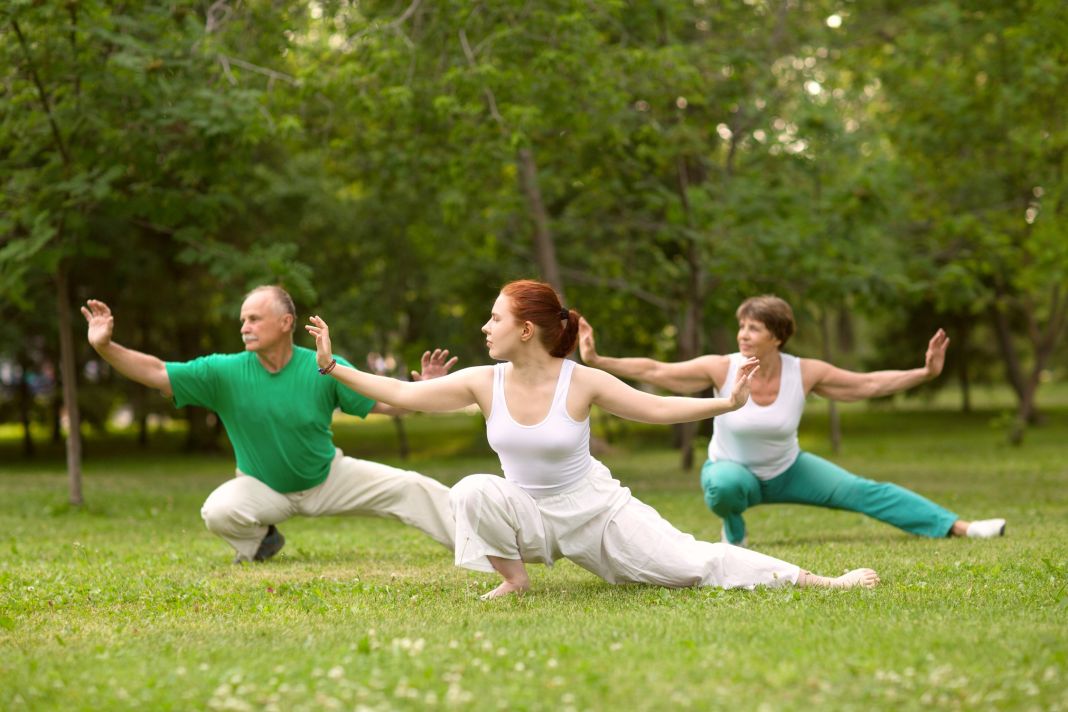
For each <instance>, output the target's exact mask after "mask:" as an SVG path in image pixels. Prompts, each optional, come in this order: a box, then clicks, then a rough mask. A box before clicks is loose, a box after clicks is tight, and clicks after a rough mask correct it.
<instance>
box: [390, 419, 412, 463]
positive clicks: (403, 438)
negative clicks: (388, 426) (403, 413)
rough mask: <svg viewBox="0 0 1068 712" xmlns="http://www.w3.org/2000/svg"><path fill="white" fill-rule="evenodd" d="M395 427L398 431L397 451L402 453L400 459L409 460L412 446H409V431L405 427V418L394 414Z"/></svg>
mask: <svg viewBox="0 0 1068 712" xmlns="http://www.w3.org/2000/svg"><path fill="white" fill-rule="evenodd" d="M391 420H392V421H393V427H394V428H395V429H396V431H397V451H398V454H399V455H400V459H402V460H407V459H408V456H409V455H410V454H411V448H409V446H408V431H407V430H405V428H404V418H402V417H400V416H397V415H395V416H393V418H391Z"/></svg>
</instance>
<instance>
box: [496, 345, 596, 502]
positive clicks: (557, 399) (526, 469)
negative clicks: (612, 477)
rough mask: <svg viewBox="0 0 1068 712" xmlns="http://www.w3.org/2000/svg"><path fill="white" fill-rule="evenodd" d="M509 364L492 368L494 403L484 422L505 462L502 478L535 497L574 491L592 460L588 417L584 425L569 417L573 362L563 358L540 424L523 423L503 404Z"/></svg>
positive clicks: (583, 422) (587, 470)
mask: <svg viewBox="0 0 1068 712" xmlns="http://www.w3.org/2000/svg"><path fill="white" fill-rule="evenodd" d="M507 367H508V364H507V363H498V364H497V365H496V366H494V367H493V403H492V405H491V406H490V417H489V418H488V419H487V420H486V439H487V440H488V441H489V445H490V447H491V448H493V451H494V452H496V453H497V456H498V457H500V458H501V469H502V470H504V478H505V479H506V480H508V481H509V482H513V483H515V484H516V485H518V486H519V487H520V488H522V489H523V490H524V491H526V492H527V493H528V494H530V495H531V496H532V497H547V496H549V495H554V494H559V493H560V492H563V491H565V490H567V489H570V488H571V487H572V486H573V485H575V483H577V482H579V481H581V480H582V479H583V478H585V477H586V475H587V473H588V472H589V470H590V467H591V464H592V461H593V458H592V457H591V456H590V419H589V418H588V417H587V418H586V419H585V420H583V421H582V422H581V423H580V422H578V421H576V420H575V419H574V418H572V417H571V416H570V415H568V414H567V392H568V389H569V388H570V387H571V374H572V372H573V371H574V370H575V362H574V361H569V360H567V359H565V360H564V364H563V366H562V367H561V368H560V378H559V379H558V380H557V382H556V392H555V393H554V394H553V402H552V405H550V406H549V414H548V415H546V416H545V419H544V420H543V421H541V422H540V423H538V424H537V425H520V424H519V423H517V422H515V420H513V419H512V415H511V413H509V412H508V404H507V403H506V402H505V400H504V372H505V369H506V368H507Z"/></svg>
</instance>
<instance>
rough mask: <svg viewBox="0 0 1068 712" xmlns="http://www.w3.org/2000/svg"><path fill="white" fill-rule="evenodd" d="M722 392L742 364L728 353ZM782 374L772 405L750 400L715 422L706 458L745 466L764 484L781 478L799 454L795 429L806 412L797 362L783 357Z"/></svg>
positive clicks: (731, 384) (738, 355) (786, 356)
mask: <svg viewBox="0 0 1068 712" xmlns="http://www.w3.org/2000/svg"><path fill="white" fill-rule="evenodd" d="M728 358H729V359H730V365H729V366H728V368H727V378H726V379H725V380H724V381H723V389H722V392H723V394H729V393H730V391H731V387H732V386H733V385H734V379H735V374H736V373H737V372H738V366H739V365H740V364H741V363H742V362H743V361H744V360H745V357H744V356H742V355H741V354H740V353H735V354H731V355H730V356H729V357H728ZM781 358H782V374H781V375H780V376H779V395H778V397H777V398H776V399H775V402H774V403H772V404H771V405H757V404H756V403H754V402H753V399H752V398H750V399H749V402H748V403H746V404H745V405H744V406H742V407H741V408H739V409H738V410H735V411H732V412H730V413H724V414H723V415H717V416H716V418H715V424H714V425H715V427H714V429H713V432H712V441H711V442H710V443H709V444H708V459H710V460H712V461H713V462H718V461H720V460H727V461H730V462H737V463H739V464H741V465H744V466H746V467H748V468H749V469H750V470H751V471H752V473H753V474H754V475H756V476H757V477H759V478H760V479H762V480H770V479H771V478H772V477H775V476H776V475H781V474H782V473H783V472H784V471H786V469H787V468H788V467H790V465H792V464H794V460H796V459H797V456H798V455H800V454H801V446H800V445H798V443H797V426H798V425H799V424H800V423H801V412H802V411H803V410H804V409H805V388H804V384H803V383H802V382H801V359H799V358H798V357H796V356H790V355H789V354H781Z"/></svg>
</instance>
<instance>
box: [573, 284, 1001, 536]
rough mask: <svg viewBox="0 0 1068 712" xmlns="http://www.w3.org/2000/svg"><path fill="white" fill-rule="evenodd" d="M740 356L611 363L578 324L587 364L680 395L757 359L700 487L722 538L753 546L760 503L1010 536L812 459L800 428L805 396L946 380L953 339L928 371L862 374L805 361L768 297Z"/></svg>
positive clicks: (924, 531) (741, 342)
mask: <svg viewBox="0 0 1068 712" xmlns="http://www.w3.org/2000/svg"><path fill="white" fill-rule="evenodd" d="M737 317H738V353H734V354H730V355H727V356H720V355H710V356H701V357H698V358H695V359H692V360H690V361H683V362H680V363H665V362H663V361H655V360H653V359H649V358H611V357H608V356H601V355H599V354H598V353H597V349H596V345H595V342H594V336H593V327H591V326H590V325H589V323H587V322H586V320H585V319H583V320H582V322H581V323H580V325H579V349H580V352H581V354H582V360H583V361H585V362H586V363H587V364H589V365H590V366H594V367H596V368H600V369H603V370H605V371H608V372H609V373H612V374H615V375H617V376H622V377H624V378H632V379H635V380H638V381H643V382H645V383H649V384H652V385H654V386H658V387H660V388H664V389H666V390H669V391H674V392H676V393H699V392H701V391H703V390H705V389H707V388H708V387H709V386H715V388H716V389H717V390H719V391H722V390H724V389H725V388H729V387H731V384H733V383H734V381H735V378H736V377H737V374H738V366H739V364H741V363H744V362H745V361H746V360H748V359H751V358H756V359H758V360H759V361H760V370H759V371H758V372H757V373H756V374H755V375H754V376H753V377H752V379H751V382H750V388H751V389H752V397H751V398H750V400H749V402H748V403H747V404H746V405H745V406H744V407H742V408H740V409H738V410H736V411H732V412H730V413H725V414H723V415H720V416H718V417H716V419H715V427H714V432H713V436H712V441H711V442H710V443H709V446H708V461H707V462H706V463H705V465H704V467H703V468H702V470H701V486H702V488H703V490H704V495H705V502H706V504H708V508H709V509H711V510H712V511H713V512H715V513H716V514H717V515H719V517H720V518H722V519H723V536H722V538H723V540H724V541H728V542H730V543H732V544H739V545H742V546H745V545H746V544H747V543H748V537H747V535H746V529H745V520H744V519H743V518H742V513H743V512H745V510H747V509H748V508H749V507H753V506H756V505H758V504H775V503H791V504H811V505H815V506H819V507H830V508H832V509H845V510H849V511H852V512H860V513H862V514H866V515H868V516H869V517H873V518H875V519H878V520H879V521H882V522H886V523H887V524H892V525H893V526H895V527H898V528H899V529H904V530H905V531H907V532H911V533H913V534H918V535H920V536H927V537H944V536H969V537H979V538H989V537H996V536H1001V535H1002V534H1004V533H1005V520H1004V519H985V520H981V521H973V522H969V521H965V520H963V519H961V518H960V517H958V516H957V515H956V514H954V513H953V512H950V511H949V510H947V509H945V508H943V507H940V506H938V505H937V504H935V503H934V502H931V501H930V500H928V499H926V498H924V497H921V496H920V495H918V494H916V493H914V492H910V491H909V490H907V489H905V488H903V487H899V486H897V485H895V484H890V483H887V482H873V481H872V480H867V479H863V478H860V477H857V476H856V475H853V474H851V473H849V472H847V471H845V470H843V469H842V468H841V467H838V466H837V465H835V464H833V463H830V462H828V461H827V460H824V459H823V458H820V457H817V456H816V455H813V454H811V453H808V452H803V451H802V450H801V448H800V446H799V444H798V441H797V426H798V424H799V423H800V421H801V412H802V410H804V407H805V397H806V396H807V395H808V394H809V393H815V394H817V395H820V396H823V397H824V398H829V399H833V400H841V401H855V400H860V399H862V398H875V397H878V396H886V395H890V394H891V393H897V392H898V391H903V390H906V389H909V388H912V387H913V386H917V385H919V384H921V383H924V382H925V381H929V380H931V379H933V378H935V377H937V376H938V375H939V374H940V373H941V372H942V366H943V364H944V363H945V357H946V348H947V347H948V346H949V337H948V336H946V334H945V332H944V331H942V330H941V329H939V330H938V332H937V333H935V335H934V336H932V337H931V341H930V343H929V344H928V345H927V355H926V358H925V360H924V365H923V366H922V367H921V368H913V369H910V370H906V371H874V372H870V373H854V372H852V371H846V370H844V369H841V368H837V367H835V366H833V365H831V364H829V363H827V362H826V361H820V360H817V359H810V358H798V357H797V356H791V355H790V354H786V353H783V351H782V348H783V347H784V346H785V345H786V342H787V341H788V340H789V339H790V337H791V336H793V333H794V328H795V327H794V315H793V311H792V310H791V309H790V305H789V304H787V303H786V302H785V301H783V300H782V299H779V298H778V297H775V296H771V295H765V296H761V297H752V298H750V299H747V300H745V301H744V302H743V303H742V305H741V306H740V307H738V311H737Z"/></svg>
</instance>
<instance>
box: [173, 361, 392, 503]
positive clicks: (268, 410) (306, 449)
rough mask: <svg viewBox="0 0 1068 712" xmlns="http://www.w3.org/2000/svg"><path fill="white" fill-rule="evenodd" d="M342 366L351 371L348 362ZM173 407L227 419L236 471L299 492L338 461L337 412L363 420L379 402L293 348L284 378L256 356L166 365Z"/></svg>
mask: <svg viewBox="0 0 1068 712" xmlns="http://www.w3.org/2000/svg"><path fill="white" fill-rule="evenodd" d="M338 363H341V364H344V365H346V366H348V365H350V364H349V363H348V362H347V361H345V360H344V359H340V358H339V359H338ZM167 376H168V377H170V379H171V389H172V390H173V391H174V404H175V405H176V406H177V407H179V408H181V407H182V406H186V405H199V406H202V407H204V408H209V409H211V410H213V411H215V412H216V413H218V415H219V417H220V418H222V422H223V425H225V426H226V433H227V434H228V435H229V436H230V442H231V443H233V445H234V454H235V455H236V456H237V469H239V470H241V471H242V472H244V473H245V474H247V475H252V476H253V477H255V478H256V479H258V480H260V481H261V482H263V483H264V484H266V485H267V486H268V487H270V488H271V489H273V490H275V491H276V492H299V491H300V490H306V489H309V488H311V487H315V486H316V485H318V484H320V483H322V482H323V480H325V479H326V476H327V474H328V473H329V471H330V462H331V461H332V460H333V459H334V434H333V432H331V430H330V422H331V420H332V418H333V415H334V409H335V408H341V410H343V411H344V412H346V413H348V414H350V415H356V416H359V417H361V418H363V417H365V416H366V415H367V414H368V413H370V412H371V408H373V407H374V405H375V402H374V401H373V400H371V399H370V398H367V397H365V396H362V395H360V394H359V393H357V392H356V391H353V390H351V389H350V388H348V387H347V386H344V385H342V384H341V383H339V382H338V381H337V380H335V379H333V378H330V377H329V376H321V375H319V371H318V366H317V364H316V362H315V352H314V351H312V350H311V349H306V348H303V347H300V346H295V347H293V358H292V359H290V361H289V363H287V364H286V365H285V368H283V369H282V370H281V371H279V372H278V373H271V372H269V371H268V370H267V369H265V368H264V367H263V365H262V364H261V363H260V361H259V358H257V356H256V354H254V353H253V352H251V351H245V352H242V353H237V354H212V355H210V356H203V357H201V358H198V359H194V360H192V361H186V362H184V363H179V362H170V363H167Z"/></svg>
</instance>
